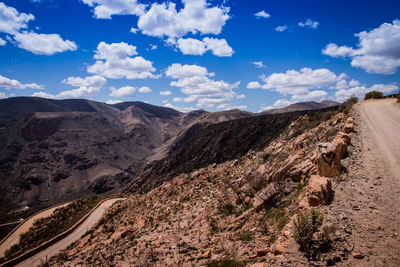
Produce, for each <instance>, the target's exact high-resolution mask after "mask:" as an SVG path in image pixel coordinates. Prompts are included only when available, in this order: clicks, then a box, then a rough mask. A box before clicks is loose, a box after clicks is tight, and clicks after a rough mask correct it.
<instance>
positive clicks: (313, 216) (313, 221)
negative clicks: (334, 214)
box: [294, 209, 324, 255]
mask: <svg viewBox="0 0 400 267" xmlns="http://www.w3.org/2000/svg"><path fill="white" fill-rule="evenodd" d="M323 220H324V217H323V215H322V214H321V213H320V212H319V211H317V210H315V209H312V210H311V211H310V212H300V213H299V214H298V217H297V220H296V221H295V222H294V227H295V233H294V238H295V240H296V241H297V243H298V244H299V245H300V250H301V251H303V252H305V253H306V255H310V254H311V252H312V249H313V246H314V240H313V235H314V233H316V232H317V231H318V229H319V227H320V226H321V225H322V221H323Z"/></svg>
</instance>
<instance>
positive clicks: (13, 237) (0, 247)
mask: <svg viewBox="0 0 400 267" xmlns="http://www.w3.org/2000/svg"><path fill="white" fill-rule="evenodd" d="M69 203H70V202H68V203H64V204H62V205H59V206H56V207H52V208H49V209H46V210H44V211H42V212H39V213H36V214H35V215H33V216H32V217H30V218H29V219H27V220H26V221H25V222H24V223H23V224H21V225H19V226H17V227H18V228H17V229H15V230H14V232H12V234H10V235H9V236H7V237H6V238H5V239H4V240H2V242H1V244H0V257H4V253H5V252H6V250H7V249H9V248H10V247H11V246H12V245H15V244H17V243H18V241H19V236H20V235H21V234H22V233H25V232H27V231H28V230H29V228H31V227H32V226H33V222H34V221H36V220H37V219H40V218H46V217H49V216H50V215H51V214H53V211H55V210H56V209H58V208H61V207H64V206H66V205H68V204H69Z"/></svg>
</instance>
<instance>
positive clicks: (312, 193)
mask: <svg viewBox="0 0 400 267" xmlns="http://www.w3.org/2000/svg"><path fill="white" fill-rule="evenodd" d="M323 191H325V193H323ZM332 194H333V190H332V183H331V180H330V179H329V178H327V177H322V176H319V175H312V176H311V177H310V180H309V181H308V189H307V198H308V203H309V204H310V206H318V205H320V204H323V203H324V202H325V201H327V200H328V199H327V196H331V195H332Z"/></svg>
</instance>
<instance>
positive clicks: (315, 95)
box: [291, 90, 328, 103]
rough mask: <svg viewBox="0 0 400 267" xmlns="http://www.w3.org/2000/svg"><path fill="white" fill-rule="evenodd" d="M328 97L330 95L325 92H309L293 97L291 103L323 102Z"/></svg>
mask: <svg viewBox="0 0 400 267" xmlns="http://www.w3.org/2000/svg"><path fill="white" fill-rule="evenodd" d="M327 95H328V93H327V92H325V91H323V90H315V91H311V92H308V93H306V94H297V95H293V96H292V97H291V101H292V102H293V103H298V102H308V101H316V102H321V101H322V100H324V99H325V98H326V96H327Z"/></svg>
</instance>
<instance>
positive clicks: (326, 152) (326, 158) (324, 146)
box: [317, 143, 342, 177]
mask: <svg viewBox="0 0 400 267" xmlns="http://www.w3.org/2000/svg"><path fill="white" fill-rule="evenodd" d="M318 149H319V153H318V157H317V172H318V174H319V175H321V176H327V177H332V176H335V175H338V174H339V173H340V170H341V168H342V166H341V164H340V159H341V157H340V150H339V149H340V147H339V146H338V145H337V144H334V143H321V144H319V145H318Z"/></svg>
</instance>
